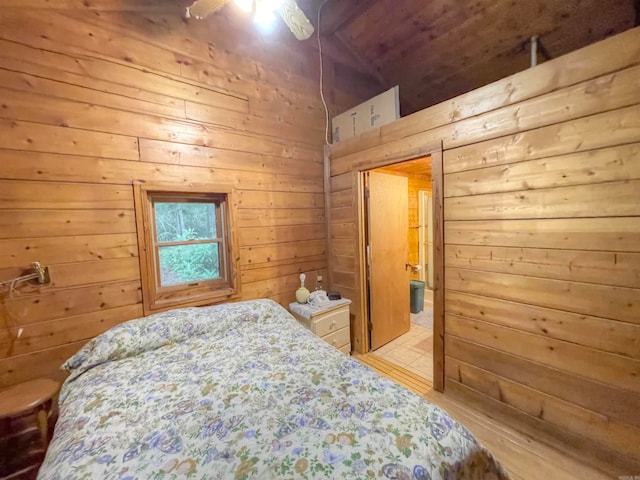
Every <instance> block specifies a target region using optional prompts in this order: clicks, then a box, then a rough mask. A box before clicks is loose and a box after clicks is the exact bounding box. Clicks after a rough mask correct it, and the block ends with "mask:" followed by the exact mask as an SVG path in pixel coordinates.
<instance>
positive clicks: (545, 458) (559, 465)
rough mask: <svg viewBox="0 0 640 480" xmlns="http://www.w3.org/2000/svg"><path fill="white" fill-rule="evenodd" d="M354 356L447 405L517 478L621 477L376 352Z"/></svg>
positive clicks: (435, 400) (590, 479)
mask: <svg viewBox="0 0 640 480" xmlns="http://www.w3.org/2000/svg"><path fill="white" fill-rule="evenodd" d="M354 358H356V359H358V360H359V361H361V362H362V363H364V364H366V365H368V366H369V367H371V368H373V369H374V370H376V371H378V372H379V373H381V374H382V375H385V376H386V377H389V378H391V379H392V380H395V381H396V382H398V383H399V384H400V385H403V386H404V387H406V388H408V389H409V390H412V391H414V392H416V393H418V394H419V395H421V396H423V397H424V398H426V399H427V400H429V401H430V402H432V403H435V404H436V405H439V406H440V407H442V408H444V409H445V410H446V411H447V412H449V414H451V416H453V417H454V418H455V419H456V420H458V421H459V422H460V423H462V424H463V425H464V426H465V427H467V428H468V429H469V430H470V431H471V432H472V433H473V434H474V435H475V436H476V438H477V439H478V440H479V441H480V443H482V444H483V445H484V446H485V447H486V448H487V449H488V450H489V451H491V452H492V453H493V454H494V455H495V457H496V458H497V459H498V460H499V461H500V462H501V463H502V465H503V466H504V467H505V468H506V469H507V471H508V472H509V475H510V476H511V478H512V479H514V480H569V479H572V480H573V479H581V480H596V479H598V480H600V479H605V478H617V477H616V476H612V475H607V474H605V473H603V472H602V471H600V470H596V469H595V468H593V467H591V466H589V465H587V464H586V462H585V461H584V460H585V459H583V460H581V459H576V458H574V457H571V456H568V455H567V454H566V453H564V452H561V451H560V450H558V449H556V448H553V447H552V446H549V445H547V444H545V443H542V442H541V441H539V440H536V439H535V438H533V437H531V436H529V435H526V434H523V433H521V432H519V431H517V430H515V429H513V428H512V427H510V426H508V425H506V424H504V423H502V422H500V421H498V420H497V419H495V418H491V417H490V416H487V415H485V414H483V413H481V412H479V411H477V410H474V409H473V408H471V407H470V406H469V405H464V404H462V403H461V402H460V401H458V400H456V399H453V398H451V397H450V396H447V395H444V394H441V393H438V392H436V391H434V390H433V388H432V386H431V382H429V381H428V380H426V379H425V378H423V377H421V376H419V375H417V374H415V373H413V372H411V371H409V370H408V369H406V368H403V367H400V366H398V365H395V364H394V363H392V362H390V361H388V360H386V359H384V358H381V357H379V356H377V355H376V354H365V355H356V356H355V357H354Z"/></svg>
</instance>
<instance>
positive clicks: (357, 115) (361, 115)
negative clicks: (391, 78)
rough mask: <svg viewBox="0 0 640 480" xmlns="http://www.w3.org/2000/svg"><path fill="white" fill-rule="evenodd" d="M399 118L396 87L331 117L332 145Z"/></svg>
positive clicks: (398, 91) (398, 97)
mask: <svg viewBox="0 0 640 480" xmlns="http://www.w3.org/2000/svg"><path fill="white" fill-rule="evenodd" d="M398 118H400V89H399V87H398V86H397V85H396V86H395V87H393V88H392V89H390V90H387V91H386V92H384V93H381V94H380V95H377V96H375V97H373V98H372V99H370V100H367V101H366V102H363V103H361V104H360V105H358V106H357V107H355V108H352V109H351V110H348V111H346V112H344V113H341V114H340V115H338V116H336V117H333V119H332V120H331V125H332V127H333V130H332V131H333V143H338V142H340V141H342V140H345V139H347V138H351V137H357V136H358V135H360V134H362V133H364V132H366V131H368V130H372V129H374V128H378V127H381V126H382V125H386V124H387V123H391V122H393V121H395V120H397V119H398Z"/></svg>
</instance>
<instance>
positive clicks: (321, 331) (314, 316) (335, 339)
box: [289, 298, 351, 354]
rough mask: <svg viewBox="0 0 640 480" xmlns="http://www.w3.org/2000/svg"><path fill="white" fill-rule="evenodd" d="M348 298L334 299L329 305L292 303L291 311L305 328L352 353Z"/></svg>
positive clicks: (349, 301)
mask: <svg viewBox="0 0 640 480" xmlns="http://www.w3.org/2000/svg"><path fill="white" fill-rule="evenodd" d="M350 304H351V300H348V299H346V298H343V299H340V300H332V301H331V302H329V304H328V305H326V306H324V307H319V308H312V307H311V306H309V305H308V304H306V303H297V302H294V303H291V304H289V311H290V312H291V314H292V315H293V316H294V317H295V318H296V320H298V322H300V323H301V324H302V325H303V326H304V327H305V328H308V329H309V330H311V331H312V332H313V333H315V334H316V335H317V336H318V337H320V338H321V339H322V340H324V341H325V342H327V343H328V344H329V345H332V346H334V347H336V348H337V349H338V350H340V351H341V352H343V353H346V354H350V353H351V328H350V326H351V322H350V319H349V305H350Z"/></svg>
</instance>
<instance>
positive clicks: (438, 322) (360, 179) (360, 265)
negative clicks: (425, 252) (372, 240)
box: [353, 142, 445, 392]
mask: <svg viewBox="0 0 640 480" xmlns="http://www.w3.org/2000/svg"><path fill="white" fill-rule="evenodd" d="M429 156H430V157H431V178H432V191H431V196H432V209H433V212H432V213H433V388H434V389H435V390H437V391H439V392H443V391H444V358H445V356H444V192H443V186H444V174H443V166H442V142H435V143H432V144H429V145H425V146H424V148H420V149H419V150H418V151H415V150H414V151H413V152H411V154H409V155H406V156H402V155H398V156H394V157H393V158H389V159H388V160H386V161H385V162H376V165H375V166H372V165H368V166H367V167H366V168H365V169H357V170H356V171H355V172H354V174H355V175H354V176H355V178H354V180H355V182H354V183H355V185H354V187H356V188H353V205H354V206H356V213H357V215H356V255H355V260H356V262H355V263H356V265H355V270H356V272H355V273H356V288H357V290H358V292H359V297H360V299H362V301H360V302H359V305H358V306H357V307H358V308H359V309H360V312H359V313H360V315H359V319H360V321H358V322H355V324H354V325H353V330H354V334H355V335H356V336H358V335H359V336H360V338H362V342H363V344H362V351H363V353H367V352H369V351H371V343H370V339H369V335H368V328H369V327H368V322H369V311H368V310H369V306H368V302H367V301H366V300H365V299H367V298H368V293H369V292H368V290H367V289H368V282H367V260H366V259H367V256H366V232H365V202H364V172H366V171H368V170H372V169H375V168H379V167H386V166H388V165H393V164H396V163H402V162H406V161H409V160H416V159H419V158H423V157H429Z"/></svg>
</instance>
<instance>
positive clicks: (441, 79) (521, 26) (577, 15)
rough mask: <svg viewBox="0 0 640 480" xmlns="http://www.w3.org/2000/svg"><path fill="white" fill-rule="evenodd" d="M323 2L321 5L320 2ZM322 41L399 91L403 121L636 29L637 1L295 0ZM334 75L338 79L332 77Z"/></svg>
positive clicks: (383, 84)
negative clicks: (535, 40)
mask: <svg viewBox="0 0 640 480" xmlns="http://www.w3.org/2000/svg"><path fill="white" fill-rule="evenodd" d="M325 2H326V3H325ZM299 3H300V5H301V7H302V8H303V9H305V11H306V12H307V14H308V15H309V17H310V18H314V24H315V23H316V22H317V13H316V12H317V10H318V7H319V5H322V4H323V3H324V6H323V7H322V17H321V32H322V36H323V40H324V42H326V44H327V45H330V46H331V48H333V49H335V50H340V49H343V50H345V51H347V52H348V53H349V54H351V55H352V57H353V58H354V63H355V65H357V66H358V67H359V68H361V69H362V71H363V72H367V73H369V74H370V75H371V76H373V77H375V78H376V79H377V80H378V82H379V85H380V90H381V91H382V90H383V89H386V88H390V87H392V86H393V85H400V99H401V112H402V115H403V116H404V115H407V114H409V113H412V112H414V111H417V110H420V109H423V108H426V107H428V106H430V105H434V104H436V103H439V102H442V101H444V100H446V99H449V98H452V97H454V96H457V95H460V94H462V93H464V92H467V91H470V90H472V89H475V88H478V87H480V86H483V85H486V84H488V83H491V82H493V81H495V80H498V79H500V78H504V77H506V76H508V75H511V74H513V73H516V72H518V71H521V70H524V69H526V68H528V67H529V65H530V50H529V48H530V42H529V39H530V38H531V36H533V35H538V36H539V39H540V40H539V41H540V47H541V48H540V49H539V52H540V55H539V61H544V60H545V59H549V58H555V57H558V56H560V55H564V54H566V53H568V52H570V51H573V50H576V49H578V48H582V47H584V46H586V45H589V44H591V43H594V42H596V41H599V40H602V39H603V38H605V37H608V36H610V35H614V34H616V33H619V32H622V31H624V30H627V29H628V28H631V27H633V26H634V24H636V23H637V18H638V12H637V9H638V8H639V7H638V5H639V4H640V2H638V1H637V0H605V1H602V0H575V1H570V2H567V1H557V0H474V1H465V0H430V1H428V2H426V1H424V0H351V1H345V0H299ZM338 73H339V72H337V73H336V75H337V74H338Z"/></svg>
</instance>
